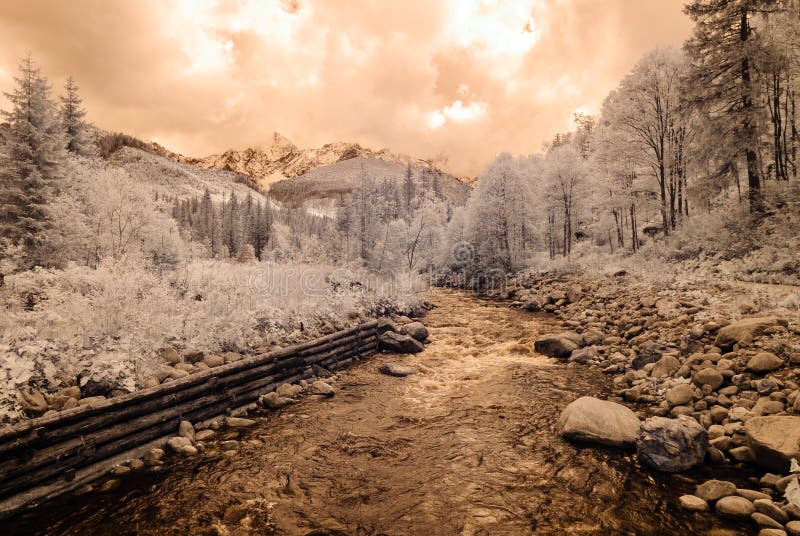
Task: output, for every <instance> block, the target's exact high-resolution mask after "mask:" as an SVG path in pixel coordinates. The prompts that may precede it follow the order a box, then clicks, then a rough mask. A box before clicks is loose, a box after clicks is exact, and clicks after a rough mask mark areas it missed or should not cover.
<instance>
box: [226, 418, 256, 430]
mask: <svg viewBox="0 0 800 536" xmlns="http://www.w3.org/2000/svg"><path fill="white" fill-rule="evenodd" d="M255 424H256V421H254V420H253V419H245V418H242V417H227V418H226V419H225V425H226V426H227V427H228V428H249V427H250V426H255Z"/></svg>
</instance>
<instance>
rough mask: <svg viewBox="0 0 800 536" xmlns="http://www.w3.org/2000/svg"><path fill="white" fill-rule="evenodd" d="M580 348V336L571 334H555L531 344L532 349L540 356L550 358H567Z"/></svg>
mask: <svg viewBox="0 0 800 536" xmlns="http://www.w3.org/2000/svg"><path fill="white" fill-rule="evenodd" d="M579 347H580V335H577V340H576V338H575V334H573V333H557V334H553V335H545V336H544V337H543V338H541V339H539V340H538V341H536V342H535V343H534V344H533V349H534V350H536V351H537V352H539V353H540V354H543V355H546V356H550V357H560V358H562V359H566V358H568V357H569V356H570V355H571V354H572V352H574V351H575V350H577V349H578V348H579Z"/></svg>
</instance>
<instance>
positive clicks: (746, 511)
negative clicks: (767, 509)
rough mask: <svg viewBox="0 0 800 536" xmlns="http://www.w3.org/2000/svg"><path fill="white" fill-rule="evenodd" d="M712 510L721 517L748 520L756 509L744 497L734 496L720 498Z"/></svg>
mask: <svg viewBox="0 0 800 536" xmlns="http://www.w3.org/2000/svg"><path fill="white" fill-rule="evenodd" d="M714 509H715V510H716V511H717V513H718V514H719V515H721V516H724V517H732V518H735V519H749V518H750V515H752V514H753V512H755V511H756V507H755V506H753V503H751V502H750V501H748V500H747V499H745V498H744V497H739V496H736V495H732V496H730V497H723V498H721V499H720V500H718V501H717V504H716V506H715V507H714Z"/></svg>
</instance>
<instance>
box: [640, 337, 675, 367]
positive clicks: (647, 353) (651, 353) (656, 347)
mask: <svg viewBox="0 0 800 536" xmlns="http://www.w3.org/2000/svg"><path fill="white" fill-rule="evenodd" d="M666 351H667V347H666V346H664V345H663V344H658V343H657V342H653V341H647V342H645V343H643V344H642V345H641V346H640V347H639V350H637V351H636V357H635V358H634V359H633V361H632V362H631V366H632V367H633V368H634V369H636V370H642V369H643V368H644V367H645V365H649V364H650V363H657V362H658V361H659V360H660V359H661V357H662V356H663V355H664V352H666Z"/></svg>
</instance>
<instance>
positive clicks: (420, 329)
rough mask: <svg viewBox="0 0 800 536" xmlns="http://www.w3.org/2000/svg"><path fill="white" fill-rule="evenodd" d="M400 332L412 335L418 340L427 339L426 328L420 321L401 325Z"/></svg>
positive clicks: (423, 340)
mask: <svg viewBox="0 0 800 536" xmlns="http://www.w3.org/2000/svg"><path fill="white" fill-rule="evenodd" d="M401 332H402V333H405V334H406V335H410V336H412V337H414V338H415V339H417V340H418V341H419V342H425V341H426V340H427V339H428V328H426V327H425V325H424V324H423V323H422V322H411V323H409V324H406V325H405V326H403V329H402V330H401Z"/></svg>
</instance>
